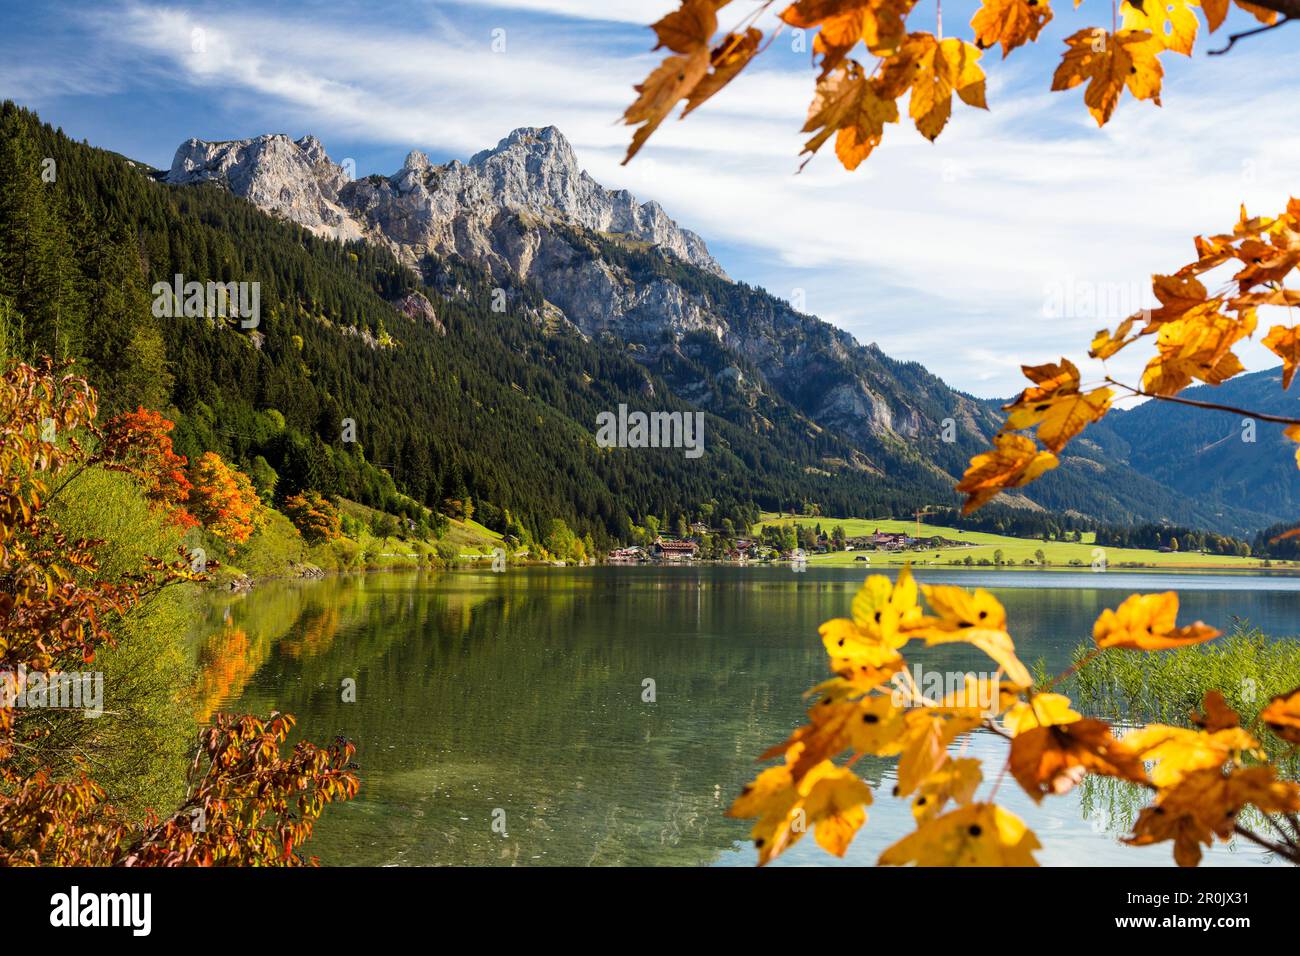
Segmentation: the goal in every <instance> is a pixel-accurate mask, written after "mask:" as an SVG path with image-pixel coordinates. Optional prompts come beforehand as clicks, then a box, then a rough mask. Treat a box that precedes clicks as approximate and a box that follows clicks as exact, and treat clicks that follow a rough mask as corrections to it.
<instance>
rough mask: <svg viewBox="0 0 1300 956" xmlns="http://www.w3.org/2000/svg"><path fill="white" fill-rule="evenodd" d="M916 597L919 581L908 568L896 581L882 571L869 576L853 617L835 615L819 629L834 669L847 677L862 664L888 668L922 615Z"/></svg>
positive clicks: (857, 595)
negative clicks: (835, 616)
mask: <svg viewBox="0 0 1300 956" xmlns="http://www.w3.org/2000/svg"><path fill="white" fill-rule="evenodd" d="M917 596H918V595H917V588H916V582H915V580H914V579H913V578H912V572H911V570H910V569H908V568H906V567H904V568H903V570H902V571H901V572H900V573H899V575H898V581H897V582H894V581H890V580H889V578H888V577H886V576H885V575H883V574H873V575H871V576H870V577H868V578H867V580H866V581H865V582H864V583H863V585H862V587H861V588H859V589H858V592H857V594H856V595H854V597H853V603H852V605H851V612H850V613H851V614H852V615H853V616H852V617H851V618H834V619H832V620H829V621H827V622H826V623H824V624H823V625H822V626H821V627H820V628H819V632H820V634H821V637H822V644H823V645H824V646H825V648H826V652H827V653H828V654H830V656H831V670H833V671H835V672H836V673H837V674H841V675H842V676H848V675H849V674H850V673H851V672H852V671H853V670H854V669H856V668H859V667H862V666H867V667H870V668H880V667H887V666H890V665H891V664H892V663H893V662H894V661H896V660H897V659H898V656H899V655H898V651H897V649H898V648H900V647H902V646H903V645H904V644H906V643H907V642H908V640H910V638H911V635H910V633H909V630H908V629H909V628H911V627H913V626H915V625H917V624H919V623H920V621H921V619H922V617H923V614H922V612H921V607H920V605H919V604H917Z"/></svg>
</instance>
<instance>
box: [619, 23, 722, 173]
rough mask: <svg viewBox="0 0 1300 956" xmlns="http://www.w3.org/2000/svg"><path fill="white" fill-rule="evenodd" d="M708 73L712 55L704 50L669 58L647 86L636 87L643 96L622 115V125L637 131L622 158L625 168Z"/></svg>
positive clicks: (650, 76) (647, 78)
mask: <svg viewBox="0 0 1300 956" xmlns="http://www.w3.org/2000/svg"><path fill="white" fill-rule="evenodd" d="M708 71H709V52H708V50H706V49H703V48H701V49H699V50H696V51H695V52H693V53H690V54H688V55H682V56H670V57H668V58H667V59H665V60H664V61H663V63H661V64H660V65H659V66H658V67H657V68H656V69H655V70H654V72H652V73H651V74H650V75H649V76H648V77H646V80H645V82H644V83H641V84H640V85H638V86H637V87H635V89H636V91H637V93H639V94H640V96H638V97H637V99H636V102H634V103H633V104H632V105H631V106H629V107H628V108H627V112H625V113H624V114H623V122H624V123H626V124H627V125H628V126H638V129H637V131H636V132H635V133H633V134H632V143H631V145H630V146H628V149H627V155H626V156H624V157H623V164H624V165H627V163H628V162H629V161H631V159H632V157H633V156H635V155H636V154H637V153H638V152H640V151H641V147H642V146H644V145H645V143H646V140H648V139H649V138H650V135H651V134H652V133H653V132H654V131H655V130H656V129H658V128H659V124H660V123H662V122H663V121H664V120H665V119H666V118H667V116H668V114H669V112H670V111H671V110H672V108H673V106H674V105H676V103H677V101H678V100H682V99H686V98H687V97H689V96H690V95H691V91H693V90H694V89H695V87H696V85H697V84H698V83H699V82H700V80H702V79H703V78H704V75H705V74H706V73H707V72H708Z"/></svg>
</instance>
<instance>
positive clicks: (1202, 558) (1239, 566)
mask: <svg viewBox="0 0 1300 956" xmlns="http://www.w3.org/2000/svg"><path fill="white" fill-rule="evenodd" d="M794 524H801V525H804V526H805V527H813V526H815V525H818V524H820V525H821V527H822V530H823V531H826V532H829V531H830V530H831V529H832V528H834V527H835V526H836V525H839V526H841V527H843V528H844V533H845V535H846V536H848V537H850V538H854V537H860V536H863V535H869V534H872V533H873V532H875V531H876V530H880V531H882V532H890V533H894V534H897V533H900V532H902V533H906V534H909V535H915V534H916V533H917V525H916V522H915V521H910V520H904V519H895V518H881V519H875V518H825V517H812V516H808V515H802V516H798V517H788V516H787V517H777V516H776V515H774V514H764V515H763V520H762V521H761V522H760V523H759V524H758V525H757V527H756V530H755V533H758V531H760V530H761V529H762V528H763V527H765V526H767V525H794ZM920 535H921V537H923V538H929V537H936V536H937V537H942V538H946V539H948V540H950V541H958V542H961V544H960V545H957V546H954V547H946V548H936V549H927V550H924V551H867V552H862V551H840V552H831V553H829V554H812V555H809V556H808V563H809V564H818V565H828V566H831V567H834V566H837V565H838V566H854V565H861V564H863V563H864V562H861V561H858V560H857V558H859V557H861V556H864V555H865V556H867V557H869V558H870V559H871V564H872V565H877V566H886V567H887V566H893V565H899V566H901V565H903V564H905V563H907V562H909V561H910V562H911V563H912V564H913V565H927V564H936V565H954V564H961V565H963V566H964V565H965V562H966V559H967V558H970V559H971V563H972V564H979V562H981V561H986V562H988V564H987V565H985V566H986V567H987V566H998V565H996V564H995V562H996V561H997V560H998V557H999V555H998V552H1001V560H1002V562H1003V563H1002V565H1001V566H1002V567H1011V566H1012V565H1014V566H1016V567H1026V566H1027V565H1026V564H1025V562H1026V561H1029V562H1030V565H1028V566H1034V567H1036V566H1037V563H1036V562H1037V554H1038V552H1039V551H1041V552H1042V553H1043V557H1044V558H1045V559H1046V562H1047V565H1046V566H1047V567H1053V568H1066V569H1068V568H1071V567H1074V568H1079V567H1084V568H1088V567H1091V565H1092V562H1093V560H1094V558H1096V554H1095V553H1094V552H1095V550H1096V547H1097V546H1096V544H1094V543H1093V540H1092V538H1093V535H1092V532H1086V533H1084V535H1083V540H1082V541H1080V542H1074V541H1043V540H1041V539H1038V538H1013V537H1010V536H1008V535H1001V534H993V533H991V532H986V531H968V530H964V529H962V528H950V527H945V526H943V525H932V524H926V523H925V522H922V523H921V526H920ZM1104 552H1105V556H1106V565H1107V567H1109V568H1121V567H1134V568H1137V567H1141V568H1152V569H1157V570H1159V569H1168V570H1177V569H1203V570H1210V569H1220V570H1236V571H1243V570H1257V569H1259V568H1262V567H1265V566H1266V565H1265V563H1264V560H1263V559H1261V558H1238V557H1233V556H1227V555H1221V554H1196V553H1190V552H1179V551H1173V552H1163V551H1154V550H1149V549H1144V548H1110V547H1108V548H1105V549H1104ZM1268 566H1270V567H1275V568H1276V567H1282V566H1283V563H1282V562H1278V561H1273V562H1270V563H1269V565H1268ZM1285 566H1287V567H1294V566H1295V565H1294V563H1293V562H1291V563H1287V564H1286V565H1285Z"/></svg>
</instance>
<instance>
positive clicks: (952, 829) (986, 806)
mask: <svg viewBox="0 0 1300 956" xmlns="http://www.w3.org/2000/svg"><path fill="white" fill-rule="evenodd" d="M1041 848H1042V845H1041V844H1040V843H1039V842H1038V838H1037V837H1035V836H1034V834H1033V832H1032V831H1031V830H1029V829H1028V828H1027V827H1026V826H1025V824H1024V821H1022V820H1021V819H1020V818H1019V817H1017V816H1016V815H1015V814H1013V813H1010V812H1008V811H1006V810H1003V809H1002V808H1001V807H999V806H996V805H995V804H991V803H972V804H970V805H968V806H964V807H959V808H958V809H956V810H953V811H952V812H951V813H947V814H944V815H943V816H941V817H936V818H934V819H931V820H926V821H925V822H924V823H922V824H921V825H920V826H918V827H917V829H916V832H915V833H911V834H908V835H907V836H905V837H903V839H901V840H899V841H898V842H897V843H895V844H894V845H893V846H891V847H890V848H889V849H887V850H885V852H884V853H882V854H881V855H880V865H881V866H906V865H908V864H909V863H910V864H914V865H916V866H1037V865H1038V863H1037V861H1035V860H1034V856H1033V851H1034V850H1038V849H1041Z"/></svg>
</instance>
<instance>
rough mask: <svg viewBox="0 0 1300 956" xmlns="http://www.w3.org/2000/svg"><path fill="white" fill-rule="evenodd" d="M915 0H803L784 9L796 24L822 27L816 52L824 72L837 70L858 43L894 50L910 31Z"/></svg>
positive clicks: (875, 50)
mask: <svg viewBox="0 0 1300 956" xmlns="http://www.w3.org/2000/svg"><path fill="white" fill-rule="evenodd" d="M914 2H915V0H799V2H797V3H793V4H791V5H790V6H788V7H786V8H785V9H784V10H783V11H781V14H780V16H781V19H782V20H784V21H785V22H786V23H788V24H789V25H790V26H792V27H798V28H800V29H810V28H813V27H819V28H820V29H818V31H817V36H816V37H815V38H814V39H813V52H814V53H816V54H819V55H820V56H821V75H822V76H825V75H826V74H827V73H829V72H830V71H831V70H833V69H835V68H836V67H837V66H839V65H840V64H841V63H842V62H844V58H845V57H846V56H847V55H848V54H849V53H850V52H851V51H852V50H853V48H854V47H855V46H857V44H858V43H859V42H860V43H863V44H865V46H866V48H867V49H868V50H869V51H871V52H872V53H876V54H880V53H884V52H886V51H890V50H894V49H896V48H897V47H898V44H899V43H901V42H902V40H903V37H904V35H905V34H906V32H907V28H906V26H905V21H906V19H907V15H908V13H910V12H911V9H912V6H913V4H914Z"/></svg>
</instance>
